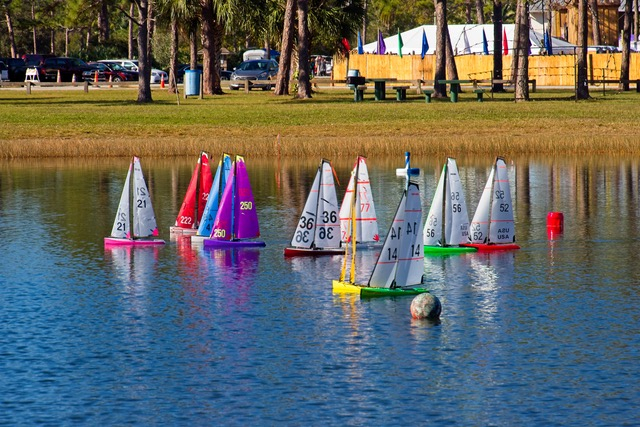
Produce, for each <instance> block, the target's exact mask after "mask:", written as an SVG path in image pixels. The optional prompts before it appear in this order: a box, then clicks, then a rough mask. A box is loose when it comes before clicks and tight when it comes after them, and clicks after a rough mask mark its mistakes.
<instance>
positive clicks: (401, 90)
mask: <svg viewBox="0 0 640 427" xmlns="http://www.w3.org/2000/svg"><path fill="white" fill-rule="evenodd" d="M392 88H393V90H395V91H396V101H404V100H406V99H407V89H409V86H392Z"/></svg>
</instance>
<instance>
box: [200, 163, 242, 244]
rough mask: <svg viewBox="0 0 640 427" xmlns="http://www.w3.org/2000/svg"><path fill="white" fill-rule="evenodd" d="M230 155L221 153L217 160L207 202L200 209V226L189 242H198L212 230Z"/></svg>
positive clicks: (229, 164)
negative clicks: (201, 209)
mask: <svg viewBox="0 0 640 427" xmlns="http://www.w3.org/2000/svg"><path fill="white" fill-rule="evenodd" d="M231 164H232V162H231V156H230V155H228V154H226V153H223V154H222V157H221V158H220V161H219V162H218V168H217V169H216V174H215V176H214V178H213V184H212V185H211V189H210V190H209V197H208V198H207V204H206V205H205V206H204V209H203V211H202V218H201V219H200V226H199V227H198V231H197V233H196V235H195V236H191V243H192V244H193V243H200V244H202V242H203V241H204V239H207V238H209V236H211V232H212V231H213V223H214V221H215V219H216V216H217V215H218V208H219V206H220V199H221V198H222V192H223V191H224V188H225V187H226V185H227V180H228V179H229V173H230V172H231Z"/></svg>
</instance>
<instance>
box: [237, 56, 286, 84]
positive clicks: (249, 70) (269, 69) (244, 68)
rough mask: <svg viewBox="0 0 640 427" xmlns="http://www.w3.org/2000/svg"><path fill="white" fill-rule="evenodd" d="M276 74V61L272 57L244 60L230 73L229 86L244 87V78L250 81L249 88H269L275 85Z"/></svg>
mask: <svg viewBox="0 0 640 427" xmlns="http://www.w3.org/2000/svg"><path fill="white" fill-rule="evenodd" d="M277 75H278V63H277V62H276V61H274V60H273V59H253V60H251V61H244V62H242V63H241V64H240V65H238V66H237V67H236V69H235V70H233V73H231V83H230V84H229V88H231V89H232V90H238V89H240V88H241V87H244V82H245V81H246V80H250V81H251V86H250V87H249V89H251V88H261V89H262V90H269V89H271V88H272V87H273V86H275V78H276V76H277Z"/></svg>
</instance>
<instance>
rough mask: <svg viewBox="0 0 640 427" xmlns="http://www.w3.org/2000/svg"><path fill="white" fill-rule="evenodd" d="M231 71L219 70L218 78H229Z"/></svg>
mask: <svg viewBox="0 0 640 427" xmlns="http://www.w3.org/2000/svg"><path fill="white" fill-rule="evenodd" d="M231 73H232V72H231V71H227V70H220V80H231Z"/></svg>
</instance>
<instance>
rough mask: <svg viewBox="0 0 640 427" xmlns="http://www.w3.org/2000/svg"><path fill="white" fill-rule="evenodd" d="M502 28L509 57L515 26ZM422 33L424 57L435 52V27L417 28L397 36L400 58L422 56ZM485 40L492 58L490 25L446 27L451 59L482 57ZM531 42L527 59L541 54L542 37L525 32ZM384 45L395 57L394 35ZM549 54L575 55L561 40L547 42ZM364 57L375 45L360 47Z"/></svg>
mask: <svg viewBox="0 0 640 427" xmlns="http://www.w3.org/2000/svg"><path fill="white" fill-rule="evenodd" d="M502 28H503V29H504V32H505V33H506V34H507V46H508V48H509V54H512V53H513V51H512V49H513V33H514V30H515V24H503V25H502ZM423 30H424V32H425V34H426V36H427V43H428V44H429V49H428V50H427V54H429V55H431V54H434V53H435V52H436V26H435V25H421V26H419V27H416V28H413V29H411V30H409V31H405V32H403V33H400V36H401V37H402V43H403V47H402V54H403V55H411V54H414V55H420V54H421V52H422V31H423ZM483 31H484V35H485V37H486V39H487V49H488V51H489V54H490V55H492V54H493V24H485V25H479V24H466V25H449V36H450V37H451V46H452V48H453V53H454V54H455V55H465V54H483V53H484V43H483V37H482V32H483ZM529 34H530V36H529V37H530V39H531V52H530V54H531V55H539V54H540V53H541V51H543V50H544V37H543V35H542V33H538V32H535V31H533V30H529ZM384 43H385V45H386V53H389V54H396V55H397V54H398V35H397V34H394V35H391V36H389V37H385V39H384ZM551 43H552V49H553V54H554V55H557V54H573V53H574V52H575V50H574V49H575V47H576V46H575V45H573V44H571V43H567V42H565V41H563V40H560V39H557V38H554V37H552V38H551ZM363 48H364V52H365V53H376V48H377V42H373V43H368V44H366V45H364V46H363Z"/></svg>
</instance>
